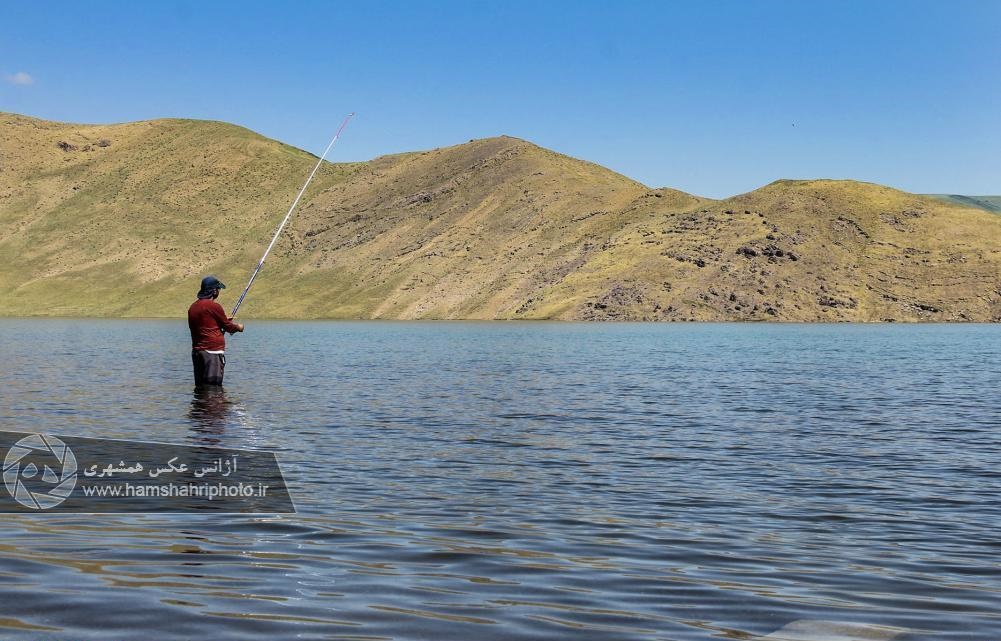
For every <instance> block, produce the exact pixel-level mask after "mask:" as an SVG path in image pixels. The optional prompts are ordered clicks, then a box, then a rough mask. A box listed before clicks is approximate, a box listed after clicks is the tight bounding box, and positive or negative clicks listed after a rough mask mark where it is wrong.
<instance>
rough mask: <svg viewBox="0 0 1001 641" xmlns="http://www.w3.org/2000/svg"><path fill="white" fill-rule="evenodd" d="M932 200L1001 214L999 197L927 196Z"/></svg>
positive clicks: (1000, 197)
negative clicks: (935, 199)
mask: <svg viewBox="0 0 1001 641" xmlns="http://www.w3.org/2000/svg"><path fill="white" fill-rule="evenodd" d="M928 195H929V196H931V197H932V198H938V199H939V200H944V201H946V202H951V203H956V204H957V205H966V206H967V207H976V208H977V209H986V210H987V211H990V212H994V213H995V214H1001V196H960V195H958V194H928Z"/></svg>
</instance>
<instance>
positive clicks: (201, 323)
mask: <svg viewBox="0 0 1001 641" xmlns="http://www.w3.org/2000/svg"><path fill="white" fill-rule="evenodd" d="M188 329H190V330H191V349H194V350H204V351H223V350H225V349H226V337H225V335H224V334H223V332H224V331H228V332H235V331H239V330H238V326H237V325H236V323H234V322H232V321H231V320H229V319H228V318H227V317H226V311H225V310H224V309H223V308H222V305H220V304H219V303H217V302H215V301H214V300H212V299H210V298H200V299H198V300H196V301H195V302H194V303H192V304H191V307H189V308H188Z"/></svg>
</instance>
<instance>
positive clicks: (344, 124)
mask: <svg viewBox="0 0 1001 641" xmlns="http://www.w3.org/2000/svg"><path fill="white" fill-rule="evenodd" d="M352 116H354V112H352V113H349V114H348V115H347V118H345V119H344V122H342V123H341V126H340V127H338V128H337V133H336V134H334V137H333V139H332V140H331V141H330V144H329V145H327V148H326V149H325V150H324V151H323V155H322V156H320V159H319V160H318V161H316V166H315V167H313V171H312V172H311V173H310V174H309V178H307V179H306V184H305V185H303V186H302V189H300V190H299V194H298V195H297V196H296V197H295V200H293V201H292V206H291V207H289V208H288V213H287V214H285V219H284V220H282V224H280V225H278V231H276V232H275V235H274V238H272V239H271V244H269V245H268V248H267V249H265V250H264V255H263V256H261V260H260V262H258V263H257V267H256V268H255V269H254V273H253V274H251V275H250V281H249V282H248V283H247V286H246V287H245V288H244V290H243V293H242V294H240V298H239V300H237V301H236V306H235V307H233V313H232V314H230V318H236V313H237V312H238V311H239V310H240V305H241V304H242V303H243V299H244V298H246V297H247V292H249V291H250V287H251V285H253V284H254V279H255V278H257V274H259V273H260V272H261V267H264V261H265V260H267V259H268V254H270V253H271V248H272V247H274V246H275V243H276V242H278V237H279V236H281V233H282V230H283V229H285V225H287V224H288V221H289V219H290V218H292V212H294V211H295V207H296V205H298V204H299V199H300V198H302V195H303V194H304V193H306V187H309V183H310V182H312V180H313V176H315V175H316V172H317V170H319V169H320V165H322V164H323V159H324V158H326V157H327V154H328V153H330V150H331V149H333V147H334V143H336V142H337V139H338V138H340V137H341V132H342V131H344V128H345V127H347V126H348V121H349V120H351V117H352Z"/></svg>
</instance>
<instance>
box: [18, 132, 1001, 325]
mask: <svg viewBox="0 0 1001 641" xmlns="http://www.w3.org/2000/svg"><path fill="white" fill-rule="evenodd" d="M102 141H103V142H102ZM104 143H106V145H104V146H101V145H102V144H104ZM315 162H316V157H315V156H314V155H312V154H309V153H308V152H304V151H302V150H298V149H295V148H293V147H290V146H288V145H284V144H283V143H280V142H278V141H274V140H270V139H268V138H265V137H263V136H260V135H259V134H256V133H254V132H252V131H251V130H249V129H246V128H242V127H239V126H236V125H229V124H227V123H222V122H218V121H200V120H187V119H160V120H155V121H138V122H134V123H126V124H121V125H86V126H83V125H73V124H70V123H50V122H48V121H40V120H37V119H32V118H29V117H25V116H17V115H15V114H0V314H3V315H25V314H39V315H87V316H125V317H132V316H165V317H170V316H177V315H178V314H179V313H180V312H183V309H184V308H185V307H186V304H187V303H188V302H190V300H189V299H190V298H191V297H192V295H193V294H192V292H193V290H194V289H196V288H197V280H198V278H200V276H201V275H204V274H205V273H215V274H216V275H217V276H219V277H220V278H222V279H223V280H224V281H225V282H228V283H229V285H230V288H231V290H227V292H226V293H227V294H228V295H230V296H232V297H233V298H235V296H236V293H235V292H233V293H231V291H232V290H235V289H238V288H239V287H240V286H241V285H242V283H243V282H244V280H245V278H246V277H247V275H248V273H249V270H250V269H251V268H252V267H253V265H255V264H256V262H257V260H258V259H259V257H260V252H261V251H263V248H264V246H265V245H266V244H267V241H268V240H269V239H270V236H271V234H272V233H273V227H274V225H275V224H277V222H278V220H279V219H280V217H281V214H282V213H283V212H284V211H285V210H287V208H288V204H289V203H290V202H291V200H292V198H293V197H294V194H295V192H296V191H297V190H298V187H299V186H300V184H301V181H302V180H303V179H304V177H305V176H306V175H307V174H308V171H309V170H310V169H311V168H312V165H313V164H315ZM999 247H1001V218H999V217H998V216H996V215H994V214H991V213H988V212H987V211H982V212H981V211H979V210H977V209H974V208H971V207H969V206H966V203H953V202H944V201H941V200H937V199H935V198H930V197H925V196H919V195H915V194H908V193H906V192H901V191H899V190H895V189H892V188H889V187H885V186H882V185H877V184H874V183H862V182H858V181H839V180H825V179H818V180H777V181H773V182H772V183H769V184H768V185H765V186H763V187H761V188H758V189H756V190H754V191H751V192H747V193H745V194H738V195H736V196H732V197H729V198H725V199H720V200H714V199H709V198H703V197H699V196H695V195H692V194H687V193H685V192H682V191H679V190H675V189H671V188H667V187H662V188H649V187H647V186H645V185H643V184H641V183H639V182H637V181H634V180H632V179H630V178H627V177H625V176H622V175H621V174H617V173H615V172H613V171H611V170H608V169H606V168H604V167H601V166H600V165H597V164H595V163H590V162H587V161H581V160H578V159H575V158H571V157H569V156H566V155H563V154H559V153H557V152H554V151H551V150H548V149H545V148H542V147H539V146H537V145H535V144H533V143H531V142H529V141H525V140H522V139H519V138H515V137H511V136H496V137H492V138H485V139H479V140H474V141H471V142H469V143H463V144H460V145H453V146H449V147H441V148H437V149H433V150H426V151H415V152H403V153H398V154H389V155H386V156H380V157H378V158H375V159H372V160H370V161H365V162H355V163H324V165H323V166H322V167H321V170H320V171H319V172H318V175H317V178H316V180H315V181H314V183H313V185H311V186H310V189H309V190H308V191H307V193H306V195H305V196H304V198H303V200H302V202H301V204H300V209H299V210H298V211H297V213H296V215H295V216H294V217H293V219H292V222H291V223H290V225H289V229H288V230H287V231H286V232H285V233H284V234H283V236H282V238H281V239H280V240H279V242H278V243H277V244H276V247H275V250H274V253H273V255H272V257H271V258H269V261H268V263H267V265H266V266H265V268H264V271H263V272H262V275H261V278H259V279H258V281H257V283H256V284H255V289H254V291H253V292H252V293H251V295H250V296H249V297H248V300H247V303H246V304H245V306H244V308H243V309H242V310H241V315H242V316H244V317H247V318H251V317H277V318H524V319H545V318H556V319H566V320H574V319H579V320H668V321H682V320H742V321H743V320H789V321H827V320H830V321H845V320H849V321H883V320H887V321H888V320H899V321H927V320H943V321H974V320H977V321H998V320H999V319H1001V253H999V250H998V248H999ZM225 302H226V301H225V300H224V304H225ZM179 310H180V311H179Z"/></svg>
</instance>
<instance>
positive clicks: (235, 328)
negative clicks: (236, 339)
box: [212, 303, 243, 334]
mask: <svg viewBox="0 0 1001 641" xmlns="http://www.w3.org/2000/svg"><path fill="white" fill-rule="evenodd" d="M212 316H213V317H214V318H215V319H216V321H218V323H219V327H221V328H222V329H223V331H224V332H229V333H230V334H235V333H237V332H242V331H243V323H234V322H233V321H232V320H231V319H230V318H229V317H227V316H226V310H224V309H223V308H222V305H220V304H219V303H216V304H215V307H213V309H212Z"/></svg>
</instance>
